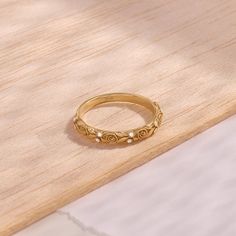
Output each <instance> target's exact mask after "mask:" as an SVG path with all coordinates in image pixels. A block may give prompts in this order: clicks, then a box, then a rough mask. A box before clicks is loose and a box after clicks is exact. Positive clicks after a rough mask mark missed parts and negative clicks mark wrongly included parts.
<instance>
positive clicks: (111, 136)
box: [102, 133, 118, 143]
mask: <svg viewBox="0 0 236 236" xmlns="http://www.w3.org/2000/svg"><path fill="white" fill-rule="evenodd" d="M102 141H103V142H105V143H116V142H117V141H118V137H117V135H116V134H115V133H104V134H103V136H102Z"/></svg>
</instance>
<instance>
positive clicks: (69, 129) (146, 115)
mask: <svg viewBox="0 0 236 236" xmlns="http://www.w3.org/2000/svg"><path fill="white" fill-rule="evenodd" d="M100 107H118V108H122V110H120V111H119V112H117V113H116V115H118V114H119V113H120V112H122V111H123V110H124V109H125V108H126V109H129V110H132V111H134V112H135V113H137V114H138V115H139V116H140V117H141V118H142V119H143V120H144V122H145V123H147V122H149V121H150V119H151V112H150V111H149V110H148V109H140V107H142V106H139V105H136V104H131V103H130V104H129V103H123V104H121V103H115V102H114V103H109V104H107V103H106V104H101V105H98V106H96V108H100ZM142 108H143V107H142ZM111 116H112V115H111ZM109 118H110V116H109V117H107V118H106V119H107V120H108V119H109ZM132 128H135V127H131V129H132ZM64 133H65V134H66V135H67V137H68V138H69V139H70V140H71V141H72V142H74V143H77V144H78V145H81V146H85V147H87V148H90V149H104V150H109V149H122V148H126V147H127V146H132V145H135V144H137V142H133V143H131V144H126V143H124V144H104V143H97V142H95V141H94V142H93V141H92V140H91V139H89V138H86V137H85V136H83V135H81V134H79V133H78V132H77V131H76V130H75V128H74V124H73V118H71V119H70V120H69V121H68V122H67V125H66V128H65V132H64Z"/></svg>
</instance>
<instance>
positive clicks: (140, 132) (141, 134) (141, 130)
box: [138, 128, 148, 139]
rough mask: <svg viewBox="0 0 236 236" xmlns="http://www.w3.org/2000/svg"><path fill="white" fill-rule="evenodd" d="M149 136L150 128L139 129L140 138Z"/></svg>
mask: <svg viewBox="0 0 236 236" xmlns="http://www.w3.org/2000/svg"><path fill="white" fill-rule="evenodd" d="M147 136H148V130H147V129H146V128H143V129H140V130H139V131H138V138H139V139H144V138H146V137H147Z"/></svg>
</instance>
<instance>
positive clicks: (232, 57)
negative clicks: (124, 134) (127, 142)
mask: <svg viewBox="0 0 236 236" xmlns="http://www.w3.org/2000/svg"><path fill="white" fill-rule="evenodd" d="M0 17H1V20H0V29H1V30H0V39H1V41H0V75H1V80H0V91H1V93H0V116H1V123H0V131H1V136H0V144H1V149H0V234H1V235H10V234H12V233H13V232H15V231H17V230H19V229H21V228H23V227H25V226H27V225H29V224H31V223H32V222H34V221H36V220H38V219H40V218H42V217H44V216H45V215H47V214H49V213H51V212H53V211H54V210H56V209H57V208H59V207H62V206H64V205H65V204H66V203H68V202H71V201H72V200H74V199H76V198H78V197H80V196H82V195H84V194H86V193H88V192H89V191H91V190H93V189H95V188H97V187H99V186H101V185H103V184H105V183H107V182H109V181H111V180H112V179H114V178H116V177H118V176H120V175H122V174H124V173H126V172H127V171H129V170H131V169H133V168H135V167H137V166H139V165H141V164H143V163H145V162H147V161H148V160H150V159H152V158H154V157H156V156H157V155H159V154H160V153H163V152H164V151H167V150H168V149H170V148H172V147H174V146H176V145H178V144H180V143H182V142H184V141H185V140H187V139H189V138H190V137H192V136H194V135H196V134H197V133H199V132H201V131H203V130H205V129H207V128H208V127H210V126H212V125H214V124H215V123H217V122H219V121H221V120H223V119H225V118H226V117H228V116H230V115H232V114H235V111H236V83H235V76H236V67H235V61H236V27H235V19H236V4H235V1H233V0H227V1H222V0H214V1H211V0H208V1H205V0H200V1H193V0H175V1H164V0H158V1H154V0H153V1H151V0H150V1H136V0H121V1H97V0H87V1H85V0H78V1H73V0H68V1H65V0H64V1H63V0H60V1H59V0H57V1H56V0H52V1H46V0H42V1H25V0H19V1H13V0H12V1H6V0H4V1H1V3H0ZM106 92H134V93H139V94H142V95H144V96H147V97H150V98H151V99H153V100H157V101H158V102H159V103H160V105H161V108H162V110H163V112H164V123H163V125H162V127H161V129H160V130H159V132H158V133H157V134H156V135H155V136H154V137H152V138H150V139H147V140H145V141H143V142H141V143H139V144H137V145H134V146H133V145H132V146H129V147H125V148H120V147H117V148H110V147H104V146H97V145H94V144H90V143H89V142H87V141H86V140H85V141H84V140H81V139H79V137H78V136H77V135H76V134H75V132H74V131H73V129H72V125H71V118H72V116H73V114H74V112H75V109H76V107H77V106H78V105H79V104H80V103H81V102H82V101H84V100H85V99H87V98H89V97H91V96H95V95H98V94H100V93H106ZM110 108H111V109H105V110H104V112H102V114H103V116H100V115H99V114H101V112H100V113H99V111H95V112H96V114H97V120H96V121H95V123H96V124H97V125H100V126H104V125H107V126H109V127H121V126H129V127H130V125H133V124H135V125H136V124H138V123H139V122H142V119H140V117H139V116H137V114H136V115H134V113H133V111H130V110H127V109H124V108H121V107H110ZM93 117H94V116H93ZM136 117H137V118H136ZM124 121H125V124H124Z"/></svg>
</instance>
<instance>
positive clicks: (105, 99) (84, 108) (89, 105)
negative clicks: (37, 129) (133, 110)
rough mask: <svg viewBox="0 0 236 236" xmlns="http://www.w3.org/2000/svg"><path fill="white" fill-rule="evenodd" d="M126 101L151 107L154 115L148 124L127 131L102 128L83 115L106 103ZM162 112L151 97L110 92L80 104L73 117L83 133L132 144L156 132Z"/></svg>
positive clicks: (98, 140) (77, 127) (108, 140)
mask: <svg viewBox="0 0 236 236" xmlns="http://www.w3.org/2000/svg"><path fill="white" fill-rule="evenodd" d="M114 102H122V103H123V102H125V103H133V104H138V105H141V106H143V107H145V108H147V109H149V110H150V111H151V112H152V114H153V117H152V119H151V121H150V122H148V123H147V124H146V125H144V126H142V127H139V128H135V129H131V130H127V131H108V130H101V129H97V128H95V127H92V126H90V125H88V124H87V123H86V122H85V121H84V120H83V119H82V117H83V115H84V114H85V113H86V112H88V111H89V110H91V109H93V108H94V107H96V106H98V105H100V104H104V103H114ZM162 115H163V114H162V112H161V109H160V107H159V105H158V104H157V103H156V102H153V101H151V100H150V99H148V98H146V97H143V96H140V95H136V94H129V93H109V94H103V95H99V96H96V97H93V98H91V99H89V100H87V101H85V102H84V103H82V104H81V105H80V107H79V108H78V110H77V112H76V115H75V117H74V119H73V122H74V127H75V129H76V130H77V131H78V132H79V133H80V134H82V135H84V136H86V137H88V138H90V139H92V140H95V141H96V142H98V143H106V144H121V143H124V144H131V143H135V142H139V141H142V140H144V139H146V138H148V137H150V136H152V135H153V134H154V132H155V131H156V130H157V129H158V128H159V126H160V125H161V121H162Z"/></svg>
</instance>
